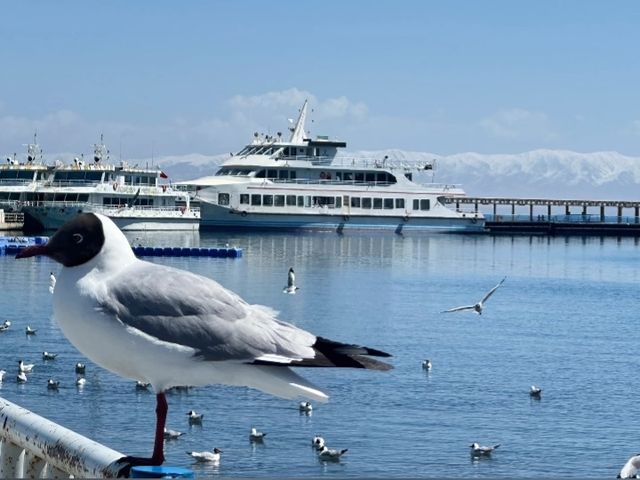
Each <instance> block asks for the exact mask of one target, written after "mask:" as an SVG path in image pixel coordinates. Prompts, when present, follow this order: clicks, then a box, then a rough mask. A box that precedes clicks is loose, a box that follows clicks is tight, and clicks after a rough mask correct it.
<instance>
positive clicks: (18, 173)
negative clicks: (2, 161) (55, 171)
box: [0, 170, 33, 181]
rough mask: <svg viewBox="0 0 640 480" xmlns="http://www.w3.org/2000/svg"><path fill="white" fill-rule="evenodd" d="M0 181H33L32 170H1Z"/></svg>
mask: <svg viewBox="0 0 640 480" xmlns="http://www.w3.org/2000/svg"><path fill="white" fill-rule="evenodd" d="M2 180H33V170H2V171H0V181H2Z"/></svg>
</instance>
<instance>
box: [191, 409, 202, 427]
mask: <svg viewBox="0 0 640 480" xmlns="http://www.w3.org/2000/svg"><path fill="white" fill-rule="evenodd" d="M187 415H188V416H189V423H191V424H201V423H202V418H203V417H204V414H203V413H196V411H195V410H189V412H188V413H187Z"/></svg>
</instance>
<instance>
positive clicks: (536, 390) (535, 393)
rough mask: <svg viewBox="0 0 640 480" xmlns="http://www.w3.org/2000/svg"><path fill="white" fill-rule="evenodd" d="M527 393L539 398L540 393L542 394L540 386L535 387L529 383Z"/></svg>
mask: <svg viewBox="0 0 640 480" xmlns="http://www.w3.org/2000/svg"><path fill="white" fill-rule="evenodd" d="M529 395H531V396H532V397H537V398H540V395H542V389H541V388H540V387H536V386H535V385H531V387H530V388H529Z"/></svg>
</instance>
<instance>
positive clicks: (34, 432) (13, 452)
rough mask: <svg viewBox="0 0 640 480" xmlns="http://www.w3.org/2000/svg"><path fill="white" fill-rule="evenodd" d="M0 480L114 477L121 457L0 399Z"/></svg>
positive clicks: (115, 452)
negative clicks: (9, 479) (3, 479)
mask: <svg viewBox="0 0 640 480" xmlns="http://www.w3.org/2000/svg"><path fill="white" fill-rule="evenodd" d="M0 425H2V428H1V429H0V478H70V477H76V478H114V477H116V476H117V475H118V470H119V468H122V465H118V464H117V460H118V459H120V458H122V457H123V456H124V455H123V454H122V453H120V452H117V451H115V450H112V449H110V448H109V447H106V446H104V445H101V444H99V443H97V442H95V441H93V440H91V439H89V438H86V437H84V436H82V435H80V434H78V433H76V432H74V431H72V430H69V429H67V428H65V427H63V426H61V425H58V424H56V423H53V422H51V421H50V420H47V419H46V418H43V417H41V416H39V415H36V414H35V413H33V412H31V411H29V410H26V409H24V408H22V407H20V406H18V405H16V404H14V403H11V402H9V401H7V400H5V399H3V398H0Z"/></svg>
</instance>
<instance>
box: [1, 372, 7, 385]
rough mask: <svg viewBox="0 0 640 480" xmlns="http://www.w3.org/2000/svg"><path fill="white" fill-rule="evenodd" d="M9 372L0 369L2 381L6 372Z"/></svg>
mask: <svg viewBox="0 0 640 480" xmlns="http://www.w3.org/2000/svg"><path fill="white" fill-rule="evenodd" d="M5 373H7V371H6V370H0V383H2V380H3V379H4V374H5Z"/></svg>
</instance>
